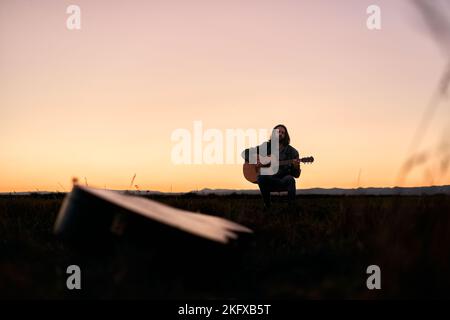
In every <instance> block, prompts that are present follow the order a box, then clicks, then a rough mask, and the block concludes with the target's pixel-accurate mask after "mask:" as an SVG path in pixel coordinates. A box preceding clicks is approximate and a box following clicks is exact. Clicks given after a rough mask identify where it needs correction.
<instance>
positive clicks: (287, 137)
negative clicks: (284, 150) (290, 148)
mask: <svg viewBox="0 0 450 320" xmlns="http://www.w3.org/2000/svg"><path fill="white" fill-rule="evenodd" d="M279 127H281V128H283V129H284V131H286V136H285V138H284V143H285V144H286V145H289V144H290V143H291V137H289V131H288V129H287V128H286V126H285V125H284V124H278V125H276V126H275V127H273V130H275V129H278V128H279Z"/></svg>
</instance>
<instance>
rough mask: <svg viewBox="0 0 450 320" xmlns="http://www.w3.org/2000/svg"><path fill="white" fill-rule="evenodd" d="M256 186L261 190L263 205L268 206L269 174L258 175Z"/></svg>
mask: <svg viewBox="0 0 450 320" xmlns="http://www.w3.org/2000/svg"><path fill="white" fill-rule="evenodd" d="M258 186H259V190H260V191H261V195H262V198H263V200H264V205H265V206H266V207H270V190H271V187H272V186H271V176H266V175H259V176H258Z"/></svg>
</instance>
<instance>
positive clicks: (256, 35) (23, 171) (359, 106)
mask: <svg viewBox="0 0 450 320" xmlns="http://www.w3.org/2000/svg"><path fill="white" fill-rule="evenodd" d="M374 3H375V4H378V5H379V6H380V7H381V10H382V30H379V31H369V30H368V29H367V28H366V18H367V14H366V8H367V6H368V5H370V4H374ZM70 4H76V5H78V6H80V8H81V16H82V24H81V30H75V31H70V30H68V29H67V28H66V19H67V17H68V14H66V8H67V6H68V5H70ZM445 65H446V59H444V57H443V56H442V55H441V52H440V51H439V49H438V48H437V46H436V44H435V43H434V42H433V41H432V39H430V37H429V36H428V34H427V32H426V30H425V28H424V26H423V24H422V21H421V20H420V16H419V15H418V14H417V12H415V10H414V8H413V7H411V6H410V4H409V2H408V1H407V0H404V1H401V0H399V1H363V0H352V1H350V0H349V1H317V0H315V1H298V0H297V1H294V0H292V1H283V0H282V1H261V0H259V1H100V0H96V1H93V0H89V1H87V0H86V1H84V0H75V1H61V0H54V1H48V0H41V1H23V0H0V88H1V89H0V192H7V191H13V190H14V191H25V190H36V189H38V190H50V191H54V190H59V191H63V188H62V187H61V185H62V186H63V187H64V190H66V191H68V190H69V189H70V185H71V179H72V177H74V176H76V177H78V178H79V179H80V180H81V181H84V177H87V180H88V183H89V185H93V186H98V187H105V186H106V187H107V188H111V189H124V188H128V187H129V185H130V180H131V178H132V177H133V175H134V174H136V180H135V184H137V185H139V187H140V188H141V189H152V190H161V191H171V190H172V191H188V190H193V189H202V188H239V189H240V188H245V189H247V188H254V187H255V185H253V184H250V183H248V182H247V181H245V180H244V179H243V177H242V173H241V166H240V165H239V164H236V165H174V164H173V163H172V162H171V149H172V147H173V145H174V143H173V142H172V141H171V139H170V138H171V133H172V132H173V131H174V130H175V129H178V128H186V129H190V130H192V129H193V121H195V120H201V121H203V126H204V127H205V129H207V128H217V129H220V130H225V129H227V128H231V129H233V128H242V129H247V128H256V129H259V128H267V129H270V128H272V127H273V126H274V125H275V124H278V123H284V124H285V125H286V126H287V127H288V129H289V131H290V134H291V142H292V144H293V145H294V146H295V147H296V148H297V149H298V150H299V151H300V154H301V155H302V156H309V155H313V156H314V157H315V158H316V163H314V164H313V165H308V166H304V167H303V172H302V177H301V179H300V180H298V185H297V187H298V188H309V187H357V186H393V185H395V183H396V178H397V175H398V172H399V169H400V167H401V166H402V163H403V162H404V161H405V159H406V157H407V156H408V147H409V145H410V143H411V139H412V137H413V134H414V130H415V129H416V127H417V126H418V123H419V121H420V118H421V116H422V113H423V110H424V108H425V106H426V105H427V103H428V101H429V99H430V97H431V95H432V93H433V90H434V89H435V87H436V85H437V83H438V81H439V78H440V76H441V74H442V71H443V69H444V66H445ZM448 119H449V117H448V108H445V109H444V108H440V109H439V111H438V114H437V115H436V117H435V119H434V120H433V125H432V130H429V132H427V134H426V136H425V137H424V139H423V141H422V144H421V145H420V146H418V147H419V149H420V150H428V151H429V152H435V149H436V148H437V146H439V145H441V144H442V141H443V139H444V138H445V137H446V136H450V134H449V132H448V131H447V132H446V131H445V128H448V127H449V122H448ZM436 161H437V160H436ZM436 161H435V162H433V161H430V162H429V163H427V166H426V167H421V168H418V169H417V170H414V172H411V174H410V175H409V176H408V178H407V179H406V180H405V182H404V185H408V186H422V185H432V184H449V183H450V175H449V173H448V172H441V171H439V170H438V169H437V168H438V163H437V162H436Z"/></svg>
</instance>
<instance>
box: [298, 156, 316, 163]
mask: <svg viewBox="0 0 450 320" xmlns="http://www.w3.org/2000/svg"><path fill="white" fill-rule="evenodd" d="M300 162H303V163H313V162H314V157H305V158H301V159H300Z"/></svg>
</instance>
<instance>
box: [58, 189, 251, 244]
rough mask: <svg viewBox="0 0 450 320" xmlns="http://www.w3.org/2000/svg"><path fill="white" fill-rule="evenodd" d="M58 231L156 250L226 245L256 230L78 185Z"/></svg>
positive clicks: (65, 236)
mask: <svg viewBox="0 0 450 320" xmlns="http://www.w3.org/2000/svg"><path fill="white" fill-rule="evenodd" d="M54 232H55V234H56V235H57V236H60V237H61V238H63V239H67V240H75V241H77V242H87V243H88V244H89V245H93V244H94V242H95V243H98V242H103V241H105V240H108V239H111V238H117V237H120V238H124V239H127V240H132V241H137V242H140V241H144V242H146V241H156V242H153V245H155V244H161V242H165V244H168V243H167V242H175V241H176V242H178V244H180V243H184V241H191V242H206V243H211V242H212V243H217V244H222V245H223V244H228V243H230V242H234V241H236V240H238V238H239V237H240V236H241V235H243V234H249V233H252V230H250V229H248V228H246V227H244V226H242V225H239V224H237V223H234V222H232V221H229V220H226V219H223V218H220V217H215V216H210V215H206V214H201V213H194V212H190V211H186V210H181V209H176V208H173V207H170V206H167V205H164V204H161V203H159V202H157V201H154V200H150V199H146V198H142V197H136V196H129V195H124V194H121V193H119V192H116V191H110V190H102V189H95V188H91V187H87V186H80V185H74V187H73V189H72V191H71V192H70V193H69V194H68V195H67V196H66V198H65V199H64V202H63V204H62V207H61V209H60V211H59V213H58V216H57V218H56V222H55V226H54ZM142 244H144V243H142ZM147 244H149V243H147Z"/></svg>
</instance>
